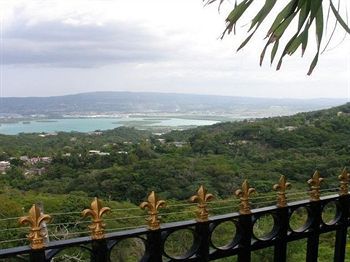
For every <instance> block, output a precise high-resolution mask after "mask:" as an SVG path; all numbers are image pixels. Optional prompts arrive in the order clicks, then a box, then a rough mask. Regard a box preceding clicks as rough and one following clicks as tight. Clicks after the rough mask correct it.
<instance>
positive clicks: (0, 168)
mask: <svg viewBox="0 0 350 262" xmlns="http://www.w3.org/2000/svg"><path fill="white" fill-rule="evenodd" d="M10 167H11V164H10V162H9V161H0V172H1V174H5V173H6V169H9V168H10Z"/></svg>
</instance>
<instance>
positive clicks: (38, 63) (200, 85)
mask: <svg viewBox="0 0 350 262" xmlns="http://www.w3.org/2000/svg"><path fill="white" fill-rule="evenodd" d="M257 2H261V3H263V1H262V0H261V1H257ZM282 2H283V1H282ZM343 2H344V1H343ZM233 3H234V1H233V0H231V2H230V1H228V2H227V3H226V5H224V6H223V8H222V10H221V12H220V13H218V10H217V6H216V5H212V6H206V7H204V5H203V2H202V1H201V0H147V1H145V0H99V1H97V0H45V1H44V0H43V1H39V0H24V1H17V0H0V13H1V90H0V91H1V92H0V95H1V96H3V97H7V96H52V95H63V94H72V93H80V92H90V91H106V90H114V91H147V92H148V91H153V92H176V93H198V94H218V95H232V96H254V97H294V98H316V97H325V98H330V97H337V98H348V99H349V97H350V80H349V79H350V65H349V64H350V40H349V37H347V39H346V40H345V41H344V42H343V43H342V44H341V45H340V46H338V47H337V48H334V49H331V50H329V51H327V52H325V53H324V54H322V55H321V57H320V60H319V64H318V66H317V68H316V70H315V71H314V73H313V75H312V76H311V77H308V76H306V73H307V71H308V67H309V64H310V63H311V60H312V58H313V55H314V53H315V50H314V48H312V46H311V48H310V50H309V52H308V53H307V54H306V56H305V57H304V59H301V58H300V55H299V54H298V55H294V56H292V57H288V58H286V59H285V61H284V64H283V67H282V70H281V71H278V72H276V71H275V69H274V67H270V65H269V63H268V60H269V54H268V55H267V60H266V62H265V63H264V65H263V66H262V67H259V65H258V63H259V56H260V52H261V50H262V48H263V46H264V43H265V42H264V41H263V38H264V34H263V33H262V34H258V35H257V36H256V37H255V38H254V39H253V42H252V43H250V44H248V46H247V47H246V48H245V49H244V50H243V51H240V52H238V53H236V52H235V49H236V48H237V47H238V46H239V43H240V42H241V41H242V40H243V39H244V34H243V33H244V32H245V31H246V30H247V26H245V23H247V24H248V22H249V17H247V18H246V20H245V21H243V23H241V24H240V26H239V27H238V32H239V33H238V35H237V36H233V35H232V36H231V35H230V36H228V37H225V38H224V40H219V39H218V38H219V36H220V33H221V32H222V31H223V29H224V18H225V17H226V15H227V12H228V11H229V8H231V7H232V6H233ZM257 8H258V6H256V7H255V6H253V7H252V9H253V10H257ZM271 22H272V21H271V20H269V21H267V23H266V26H269V25H270V24H271ZM263 29H264V28H263ZM265 32H266V30H265ZM342 37H343V32H342V31H341V30H339V31H338V32H337V34H336V39H334V41H333V43H332V44H331V45H330V47H331V48H332V47H334V46H336V45H337V43H338V42H339V41H340V39H341V38H342Z"/></svg>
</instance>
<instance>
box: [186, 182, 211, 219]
mask: <svg viewBox="0 0 350 262" xmlns="http://www.w3.org/2000/svg"><path fill="white" fill-rule="evenodd" d="M213 198H214V196H213V195H212V194H208V191H207V190H206V189H205V188H204V186H200V187H199V189H198V191H197V195H194V196H192V197H191V198H190V201H191V202H197V203H198V205H197V207H198V209H197V211H196V215H197V218H196V220H197V222H205V221H208V216H209V212H208V209H207V202H208V201H210V200H212V199H213Z"/></svg>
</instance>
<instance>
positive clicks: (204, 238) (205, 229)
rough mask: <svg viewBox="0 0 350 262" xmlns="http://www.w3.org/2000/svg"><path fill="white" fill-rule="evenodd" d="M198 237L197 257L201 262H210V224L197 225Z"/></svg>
mask: <svg viewBox="0 0 350 262" xmlns="http://www.w3.org/2000/svg"><path fill="white" fill-rule="evenodd" d="M196 235H197V237H198V239H199V247H198V251H197V256H198V260H199V261H203V262H206V261H209V241H210V236H209V223H208V222H202V223H198V224H197V225H196Z"/></svg>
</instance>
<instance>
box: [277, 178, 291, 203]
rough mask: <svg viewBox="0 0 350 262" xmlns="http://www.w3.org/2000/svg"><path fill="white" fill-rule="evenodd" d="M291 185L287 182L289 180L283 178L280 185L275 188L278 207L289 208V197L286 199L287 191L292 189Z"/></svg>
mask: <svg viewBox="0 0 350 262" xmlns="http://www.w3.org/2000/svg"><path fill="white" fill-rule="evenodd" d="M291 187H292V185H291V183H289V182H287V179H286V177H285V176H283V175H282V176H281V177H280V179H279V181H278V184H275V185H274V186H273V190H278V191H277V206H278V207H285V206H287V197H286V191H287V189H289V188H291Z"/></svg>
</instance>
